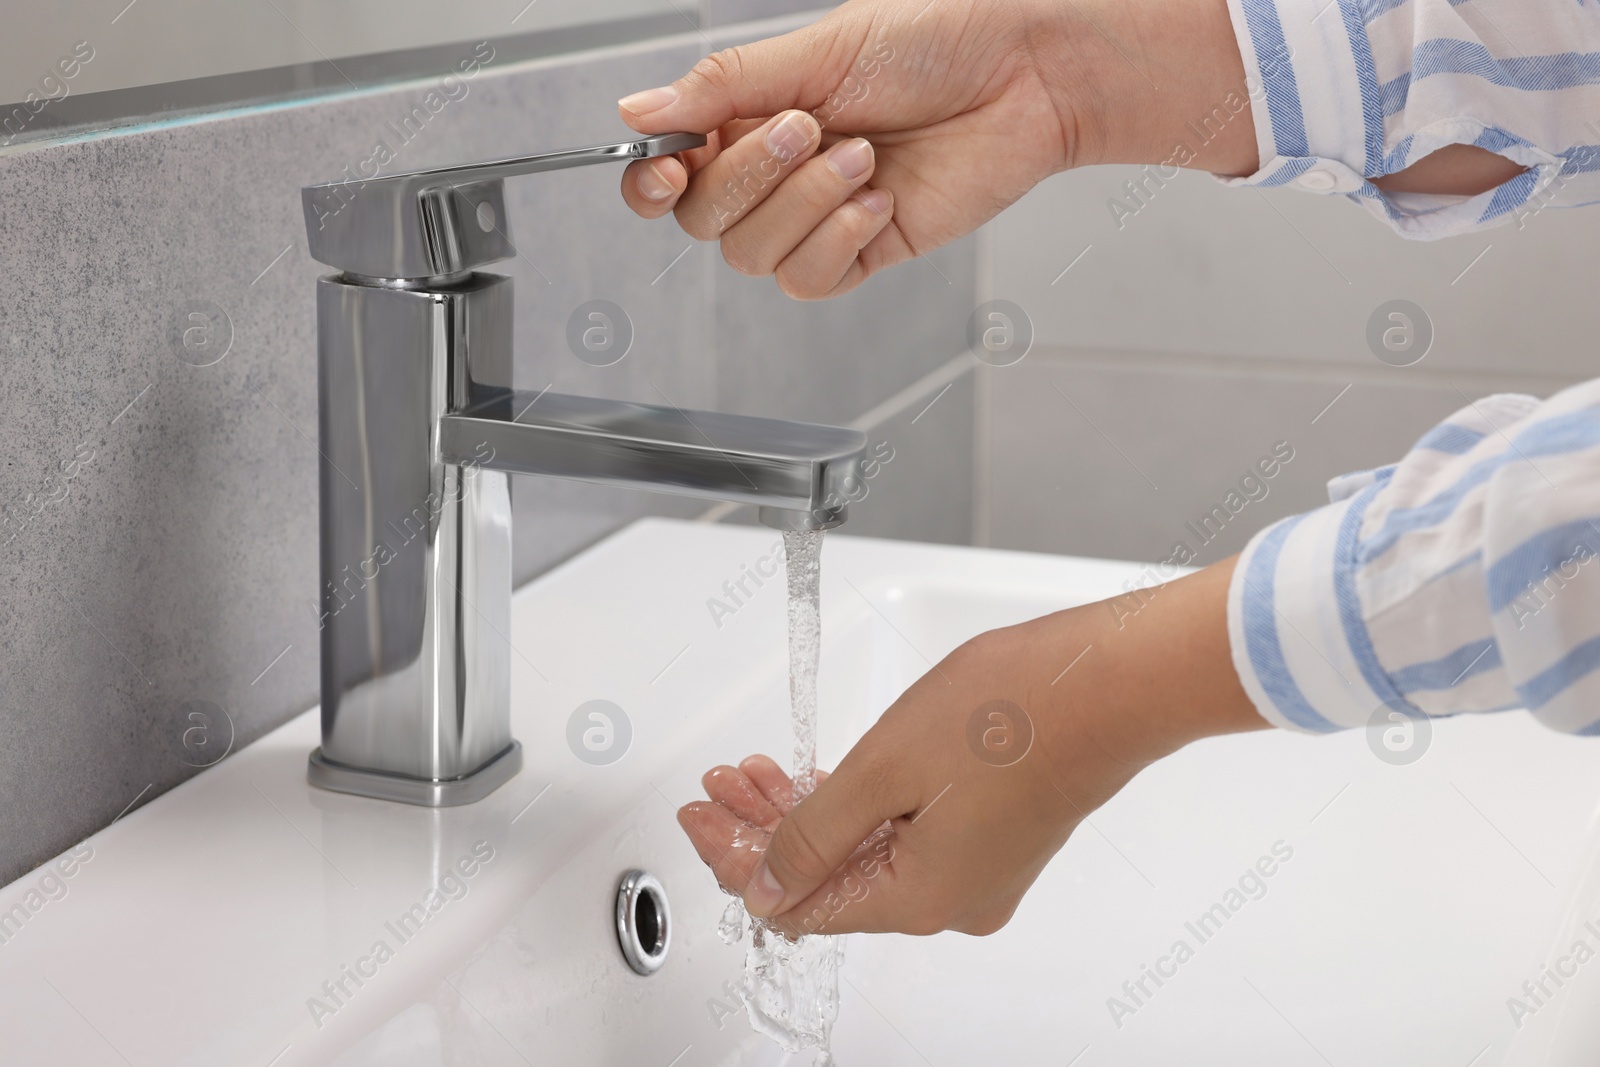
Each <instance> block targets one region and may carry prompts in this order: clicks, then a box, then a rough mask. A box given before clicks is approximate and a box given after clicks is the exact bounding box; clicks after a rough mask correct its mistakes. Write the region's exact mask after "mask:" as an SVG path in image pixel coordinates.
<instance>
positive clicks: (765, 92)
mask: <svg viewBox="0 0 1600 1067" xmlns="http://www.w3.org/2000/svg"><path fill="white" fill-rule="evenodd" d="M835 34H836V31H834V32H833V33H830V31H829V30H825V29H820V28H818V27H806V28H804V29H800V30H796V31H794V32H793V33H787V34H784V35H783V36H781V37H772V38H769V39H767V40H764V41H755V42H752V43H750V44H743V45H738V46H736V47H734V48H728V49H724V50H723V51H721V52H715V53H713V54H711V55H709V56H706V57H705V58H704V59H702V60H701V61H700V62H698V63H696V64H695V65H694V68H693V69H691V70H690V71H689V73H688V74H686V75H684V76H683V77H682V78H679V79H678V80H677V81H675V82H673V83H672V84H671V85H664V86H661V87H660V88H656V89H646V90H644V91H643V92H638V93H634V94H632V95H630V96H625V97H623V98H622V99H621V100H619V101H617V109H618V113H619V114H621V116H622V120H623V121H624V122H626V123H627V124H628V125H629V126H632V127H633V128H634V129H635V130H638V131H639V132H640V133H670V132H672V131H674V130H687V131H689V132H691V133H708V132H710V131H711V130H714V129H716V128H717V127H718V126H721V125H722V124H723V123H725V122H728V121H729V120H730V119H735V118H751V117H754V116H758V115H776V114H777V113H778V112H780V111H783V110H785V109H787V108H793V107H801V108H814V107H817V106H819V105H820V104H821V103H822V102H823V100H824V99H825V98H826V97H827V95H828V92H829V91H830V89H831V87H833V86H836V85H838V83H839V82H840V81H841V80H842V79H843V77H844V76H845V75H846V74H848V73H849V70H850V64H851V62H853V60H854V57H855V55H856V54H857V52H858V51H859V42H852V41H843V40H838V39H828V38H829V37H834V36H835ZM824 86H827V87H829V88H827V89H825V88H823V87H824Z"/></svg>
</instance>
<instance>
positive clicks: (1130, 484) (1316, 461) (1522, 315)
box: [978, 167, 1600, 562]
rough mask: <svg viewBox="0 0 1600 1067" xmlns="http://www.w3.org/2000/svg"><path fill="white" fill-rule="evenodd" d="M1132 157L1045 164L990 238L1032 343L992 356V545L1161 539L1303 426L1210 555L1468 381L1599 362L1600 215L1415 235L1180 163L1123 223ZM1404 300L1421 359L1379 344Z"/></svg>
mask: <svg viewBox="0 0 1600 1067" xmlns="http://www.w3.org/2000/svg"><path fill="white" fill-rule="evenodd" d="M1137 173H1138V172H1137V171H1136V170H1135V169H1133V168H1124V167H1108V168H1102V169H1099V170H1090V171H1084V172H1080V173H1072V174H1065V175H1060V176H1057V177H1055V178H1052V179H1051V180H1050V181H1048V182H1046V183H1044V184H1043V185H1041V186H1040V187H1039V188H1038V189H1036V190H1034V191H1033V192H1032V193H1030V194H1029V195H1028V196H1027V197H1025V198H1024V199H1023V200H1022V201H1021V202H1019V203H1018V204H1017V205H1015V206H1014V207H1013V208H1012V209H1011V210H1009V211H1008V212H1006V213H1005V214H1004V215H1002V216H1001V217H1000V218H999V219H998V220H997V221H996V222H995V223H994V224H992V225H991V227H990V230H989V232H988V234H987V239H988V241H989V242H990V243H989V246H988V251H987V255H988V258H989V262H990V264H991V270H990V271H989V273H988V274H987V275H986V276H985V285H986V286H987V288H988V290H989V292H990V294H991V295H992V296H994V297H998V298H1004V299H1009V300H1011V301H1013V302H1015V303H1016V304H1018V305H1019V306H1021V307H1022V308H1024V310H1025V311H1026V312H1027V314H1028V316H1029V318H1030V319H1031V321H1032V323H1033V325H1034V328H1035V331H1036V338H1037V340H1036V347H1035V348H1034V350H1033V351H1032V352H1031V353H1030V354H1029V355H1028V356H1027V358H1026V359H1024V360H1023V362H1022V363H1019V364H1017V365H1016V366H1014V367H1006V368H988V367H984V368H981V373H980V376H979V382H978V384H979V391H980V396H981V399H980V413H981V414H980V420H981V424H982V427H983V429H982V430H981V431H980V437H979V447H980V454H981V458H980V460H979V469H980V491H979V501H980V505H979V518H978V537H979V539H980V540H984V541H985V542H986V543H991V544H994V545H997V546H1003V547H1012V548H1029V549H1041V550H1045V551H1055V552H1072V553H1082V554H1087V555H1105V556H1119V557H1125V558H1153V557H1155V556H1156V555H1157V554H1158V553H1160V554H1162V555H1165V554H1167V553H1169V552H1170V551H1171V548H1172V545H1173V544H1174V542H1175V541H1176V540H1178V539H1180V538H1181V537H1182V535H1183V530H1184V524H1185V523H1186V522H1188V521H1190V520H1191V519H1194V518H1196V517H1197V516H1199V515H1201V514H1203V513H1204V512H1206V511H1207V510H1209V509H1210V507H1211V506H1212V505H1213V504H1215V503H1217V502H1219V501H1220V500H1221V498H1222V496H1223V495H1224V494H1225V493H1226V492H1227V490H1228V487H1229V486H1230V485H1232V484H1233V483H1234V482H1236V481H1237V479H1238V478H1239V477H1240V476H1241V475H1242V474H1243V473H1244V472H1245V471H1246V470H1247V469H1248V467H1249V466H1250V464H1252V463H1253V462H1254V461H1255V459H1257V458H1258V457H1259V456H1261V455H1262V454H1264V453H1265V452H1266V451H1268V450H1269V449H1270V448H1271V447H1272V446H1273V444H1274V443H1275V442H1278V441H1288V442H1290V443H1291V444H1292V447H1294V449H1295V453H1296V458H1295V459H1294V460H1293V461H1292V462H1291V463H1290V464H1289V465H1288V466H1287V467H1285V468H1284V469H1283V471H1282V472H1281V473H1280V475H1279V476H1278V477H1277V478H1276V479H1275V480H1274V482H1273V484H1272V485H1271V486H1270V493H1269V494H1268V496H1267V497H1266V498H1264V499H1262V500H1260V501H1258V502H1253V503H1251V504H1250V505H1249V506H1248V507H1247V508H1245V509H1244V510H1242V511H1241V512H1240V513H1239V515H1238V517H1237V518H1236V519H1234V520H1232V521H1230V523H1229V524H1228V526H1227V528H1226V530H1225V531H1224V533H1223V534H1222V536H1219V537H1216V538H1215V539H1214V540H1213V541H1212V542H1210V543H1209V544H1207V545H1206V546H1205V551H1204V553H1203V555H1202V556H1201V560H1202V561H1203V562H1209V561H1211V560H1214V559H1217V558H1220V557H1221V556H1224V555H1227V554H1229V553H1231V552H1234V551H1237V550H1238V549H1240V548H1242V547H1243V545H1244V543H1245V541H1246V540H1247V539H1248V536H1249V534H1251V533H1253V532H1254V531H1255V530H1257V529H1259V528H1260V527H1261V526H1262V525H1263V524H1265V523H1267V522H1269V521H1271V520H1274V519H1277V518H1280V517H1282V516H1284V515H1288V514H1293V513H1295V512H1298V511H1302V510H1305V509H1307V508H1310V507H1314V506H1316V505H1318V504H1320V503H1325V502H1326V499H1327V497H1326V491H1325V487H1324V483H1325V482H1326V480H1327V479H1328V478H1329V477H1331V476H1333V475H1335V474H1339V473H1343V472H1345V471H1348V470H1356V469H1362V468H1366V467H1373V466H1379V465H1381V464H1384V463H1388V462H1392V461H1393V460H1395V459H1397V458H1398V457H1399V456H1400V455H1401V454H1402V453H1403V452H1404V451H1405V450H1406V448H1408V447H1409V446H1410V444H1411V443H1412V442H1413V441H1415V440H1416V439H1417V437H1418V436H1420V435H1421V434H1422V433H1423V432H1424V431H1425V430H1426V429H1428V428H1429V427H1430V426H1431V425H1432V424H1433V423H1434V422H1436V421H1437V420H1438V419H1440V418H1442V417H1444V416H1445V415H1448V414H1449V413H1450V412H1452V411H1454V410H1456V409H1458V408H1460V407H1462V406H1464V405H1465V404H1466V403H1467V398H1469V397H1471V398H1476V397H1478V396H1481V395H1484V394H1486V393H1489V392H1493V391H1499V390H1514V391H1522V392H1531V393H1535V394H1539V395H1544V394H1548V393H1550V392H1552V391H1554V390H1556V389H1558V388H1560V387H1562V386H1563V385H1566V384H1570V383H1571V382H1572V381H1574V380H1581V379H1582V378H1584V377H1589V376H1592V375H1594V374H1595V373H1597V368H1600V359H1597V358H1596V354H1595V350H1594V345H1593V341H1592V338H1593V337H1594V336H1595V335H1596V331H1597V329H1600V303H1597V302H1596V301H1594V300H1593V299H1590V298H1588V297H1587V296H1586V294H1585V293H1584V291H1583V286H1584V284H1585V281H1584V279H1585V271H1584V269H1583V264H1585V263H1586V262H1588V261H1589V260H1590V259H1592V253H1591V250H1592V247H1593V244H1594V235H1595V234H1596V232H1597V231H1600V213H1595V212H1593V211H1582V210H1580V211H1566V212H1561V211H1554V210H1552V211H1546V212H1543V213H1540V214H1538V215H1536V216H1534V217H1532V218H1531V219H1529V220H1527V222H1526V225H1525V226H1523V227H1521V228H1519V227H1518V226H1517V225H1515V224H1512V225H1510V226H1506V227H1501V228H1499V229H1495V230H1492V231H1488V232H1486V233H1483V234H1477V235H1471V236H1464V237H1459V238H1455V239H1450V240H1445V241H1439V242H1426V243H1424V242H1412V241H1406V240H1403V239H1401V238H1399V237H1396V236H1394V235H1393V234H1391V233H1390V232H1389V231H1388V230H1387V228H1385V227H1384V226H1382V225H1381V224H1379V223H1378V222H1376V221H1375V220H1373V219H1371V218H1370V217H1368V216H1367V214H1366V213H1365V212H1364V211H1363V210H1362V209H1360V208H1358V207H1355V206H1354V205H1352V204H1349V203H1346V202H1345V201H1344V200H1343V199H1342V198H1319V197H1313V196H1309V195H1306V194H1303V193H1295V192H1287V191H1280V192H1275V193H1261V192H1256V191H1253V190H1239V189H1229V188H1225V187H1223V186H1221V185H1219V184H1217V183H1215V182H1213V181H1211V180H1210V179H1209V178H1207V177H1206V176H1204V175H1199V174H1184V175H1182V176H1181V177H1180V178H1178V179H1177V180H1176V181H1173V182H1170V183H1168V184H1167V185H1165V186H1162V187H1156V186H1155V185H1153V184H1152V185H1148V186H1147V187H1146V188H1147V190H1148V195H1147V196H1145V197H1144V198H1143V199H1144V206H1142V207H1140V208H1139V210H1138V212H1137V213H1136V214H1135V215H1133V216H1132V217H1131V218H1127V217H1125V218H1124V219H1123V224H1122V225H1121V226H1120V227H1119V226H1118V225H1117V223H1116V222H1115V221H1114V219H1113V213H1112V210H1111V208H1110V206H1109V204H1110V201H1111V198H1112V197H1120V198H1121V199H1122V200H1123V201H1124V203H1127V204H1129V205H1130V206H1131V205H1133V204H1134V203H1135V202H1134V201H1132V200H1130V199H1128V197H1127V192H1126V188H1125V183H1126V182H1128V181H1129V180H1131V179H1133V178H1134V177H1135V176H1136V175H1137ZM1080 257H1081V258H1080ZM1074 261H1075V262H1074ZM1069 267H1070V269H1068V268H1069ZM1393 299H1405V300H1410V301H1412V302H1413V303H1415V304H1417V305H1419V306H1420V307H1421V308H1422V309H1423V310H1424V312H1425V313H1426V315H1427V316H1428V318H1429V319H1430V320H1431V322H1432V326H1433V330H1434V341H1433V345H1432V348H1431V350H1429V352H1428V353H1427V355H1426V357H1425V358H1424V359H1423V360H1422V361H1421V362H1419V363H1417V364H1415V365H1414V366H1409V367H1403V368H1398V367H1393V366H1388V365H1385V364H1384V363H1382V362H1380V361H1379V360H1378V359H1377V358H1376V357H1375V356H1374V354H1373V352H1372V351H1371V350H1370V349H1369V347H1368V344H1367V341H1366V329H1367V323H1368V320H1369V318H1370V317H1371V316H1372V315H1373V313H1374V311H1375V310H1376V309H1377V308H1378V307H1379V306H1380V305H1381V304H1383V303H1385V302H1387V301H1389V300H1393ZM1347 386H1348V387H1349V388H1348V391H1346V387H1347ZM1069 398H1070V400H1069ZM1336 398H1337V402H1335V399H1336ZM1330 403H1332V404H1333V406H1332V407H1327V405H1329V404H1330ZM1325 408H1326V410H1324V409H1325ZM1188 540H1189V541H1190V543H1191V544H1194V543H1195V542H1196V539H1195V538H1193V537H1190V538H1188ZM1195 547H1199V546H1198V544H1195Z"/></svg>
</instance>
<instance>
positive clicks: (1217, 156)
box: [1029, 0, 1259, 175]
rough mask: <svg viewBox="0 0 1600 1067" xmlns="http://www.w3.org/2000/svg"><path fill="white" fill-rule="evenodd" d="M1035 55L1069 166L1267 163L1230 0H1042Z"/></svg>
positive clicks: (1244, 166)
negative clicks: (1064, 134)
mask: <svg viewBox="0 0 1600 1067" xmlns="http://www.w3.org/2000/svg"><path fill="white" fill-rule="evenodd" d="M1029 36H1030V41H1031V42H1032V47H1033V51H1034V54H1035V57H1036V59H1035V62H1036V64H1037V66H1038V68H1039V71H1040V78H1041V80H1042V81H1043V83H1044V85H1045V87H1046V89H1047V91H1048V93H1049V95H1050V98H1051V100H1052V102H1053V105H1054V107H1055V110H1056V114H1057V116H1058V118H1059V119H1060V121H1061V124H1062V128H1063V129H1064V130H1066V131H1068V134H1069V136H1071V137H1072V144H1073V150H1072V151H1071V152H1069V159H1068V161H1067V163H1066V166H1067V167H1081V166H1091V165H1097V164H1107V163H1134V164H1155V165H1160V164H1165V165H1171V166H1180V167H1194V168H1198V169H1202V170H1209V171H1212V172H1214V173H1218V174H1227V175H1246V174H1251V173H1254V172H1255V170H1257V169H1258V167H1259V153H1258V150H1257V146H1256V137H1255V123H1254V118H1253V112H1252V106H1251V104H1252V101H1251V96H1250V91H1249V87H1248V84H1247V81H1246V76H1245V68H1244V59H1243V56H1242V55H1241V53H1240V51H1239V45H1238V41H1237V40H1236V39H1235V36H1234V30H1233V22H1232V19H1231V17H1230V16H1229V13H1228V7H1227V0H1074V2H1072V3H1069V4H1061V3H1059V2H1057V0H1050V2H1048V3H1046V4H1043V5H1040V6H1039V13H1038V17H1037V18H1036V19H1035V20H1034V29H1033V31H1032V32H1031V33H1030V35H1029Z"/></svg>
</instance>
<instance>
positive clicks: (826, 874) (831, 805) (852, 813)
mask: <svg viewBox="0 0 1600 1067" xmlns="http://www.w3.org/2000/svg"><path fill="white" fill-rule="evenodd" d="M860 753H861V750H860V748H859V747H858V748H857V749H855V750H852V751H851V752H850V754H849V755H847V756H846V757H845V758H844V761H843V762H842V763H840V764H839V769H838V770H836V771H834V772H833V773H832V774H831V775H829V776H828V778H827V779H826V780H825V781H823V782H821V783H819V784H818V785H817V788H816V791H815V792H813V793H812V794H811V795H810V796H809V797H807V798H806V799H805V800H803V801H801V802H800V803H799V804H798V805H796V806H795V807H794V809H793V810H792V811H790V812H789V814H788V815H785V816H784V817H783V821H781V822H780V823H779V824H778V828H777V829H776V830H775V831H773V834H772V841H771V843H770V844H769V845H768V846H767V852H766V856H765V858H764V859H763V860H762V862H761V865H760V866H758V867H757V868H756V870H755V874H754V875H753V876H752V877H751V879H750V884H749V886H748V887H747V888H746V890H745V895H744V903H745V909H746V910H747V911H749V912H750V914H751V915H754V916H757V917H758V918H767V917H768V916H772V915H778V914H781V913H782V912H785V911H787V910H788V909H789V908H791V907H794V906H795V905H796V904H799V903H800V902H801V901H803V900H805V899H806V898H807V897H808V896H810V895H811V893H812V892H813V891H814V890H816V889H817V887H818V886H821V885H822V884H823V883H824V882H826V881H827V880H828V879H829V878H831V877H832V876H833V874H834V872H835V871H837V870H838V869H839V868H840V867H841V866H843V865H844V864H845V862H846V861H848V860H849V859H850V857H851V856H852V855H853V854H854V853H855V851H856V849H858V848H860V847H861V843H862V842H863V841H865V840H866V839H867V838H868V837H869V836H870V835H871V834H872V832H873V831H875V830H877V829H878V827H880V826H882V825H883V823H884V821H885V820H888V819H892V818H895V817H896V816H900V815H904V814H905V813H906V812H907V811H909V810H910V809H911V808H912V807H915V802H914V801H910V802H907V801H904V800H902V798H901V797H900V796H899V795H898V794H899V789H898V787H897V786H896V785H895V779H896V777H897V776H896V775H894V774H893V773H892V772H891V771H888V770H886V769H885V767H886V765H885V764H881V763H879V764H877V765H876V766H875V765H874V762H873V760H872V759H871V758H870V757H866V756H863V755H861V754H860Z"/></svg>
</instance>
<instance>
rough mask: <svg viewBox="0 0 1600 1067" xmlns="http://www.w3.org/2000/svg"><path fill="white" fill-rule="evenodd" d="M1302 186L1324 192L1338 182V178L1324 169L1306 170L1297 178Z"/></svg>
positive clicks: (1313, 190)
mask: <svg viewBox="0 0 1600 1067" xmlns="http://www.w3.org/2000/svg"><path fill="white" fill-rule="evenodd" d="M1297 180H1298V181H1299V182H1300V185H1301V187H1302V188H1305V189H1310V190H1311V191H1312V192H1317V193H1326V192H1328V191H1329V190H1330V189H1332V188H1333V187H1334V186H1336V185H1338V184H1339V179H1337V178H1335V177H1334V176H1333V175H1331V174H1329V173H1328V172H1327V171H1325V170H1308V171H1306V172H1305V173H1304V174H1302V175H1300V177H1299V178H1298V179H1297Z"/></svg>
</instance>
